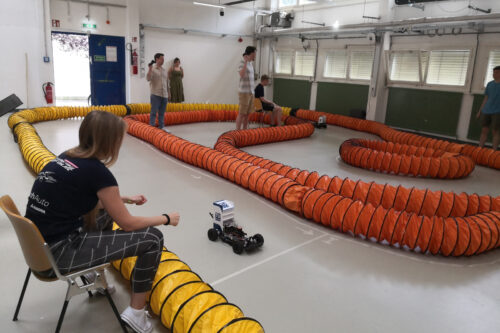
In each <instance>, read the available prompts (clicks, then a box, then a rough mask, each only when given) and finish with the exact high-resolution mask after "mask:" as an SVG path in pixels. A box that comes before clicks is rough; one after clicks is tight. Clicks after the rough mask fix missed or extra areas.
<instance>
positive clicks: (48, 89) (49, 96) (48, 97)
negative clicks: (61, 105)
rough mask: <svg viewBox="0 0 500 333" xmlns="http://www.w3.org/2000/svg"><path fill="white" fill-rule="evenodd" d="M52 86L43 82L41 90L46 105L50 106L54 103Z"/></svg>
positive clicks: (50, 83)
mask: <svg viewBox="0 0 500 333" xmlns="http://www.w3.org/2000/svg"><path fill="white" fill-rule="evenodd" d="M53 85H54V84H53V83H52V82H45V83H44V84H43V85H42V90H43V94H44V96H45V101H47V104H52V103H53V101H54V97H53V96H54V90H53V89H52V86H53Z"/></svg>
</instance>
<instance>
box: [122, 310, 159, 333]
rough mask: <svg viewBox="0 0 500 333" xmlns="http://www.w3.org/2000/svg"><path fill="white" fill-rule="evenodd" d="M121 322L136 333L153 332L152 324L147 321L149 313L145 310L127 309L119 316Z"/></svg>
mask: <svg viewBox="0 0 500 333" xmlns="http://www.w3.org/2000/svg"><path fill="white" fill-rule="evenodd" d="M120 317H121V318H122V320H123V321H124V322H125V323H126V324H127V325H128V326H130V327H131V328H132V329H133V330H134V331H135V332H137V333H150V332H151V331H152V330H153V324H151V321H150V320H149V317H150V316H149V313H148V312H147V311H146V310H145V309H142V310H136V309H134V308H132V307H130V306H129V307H127V308H126V309H125V310H124V311H123V312H122V314H121V315H120Z"/></svg>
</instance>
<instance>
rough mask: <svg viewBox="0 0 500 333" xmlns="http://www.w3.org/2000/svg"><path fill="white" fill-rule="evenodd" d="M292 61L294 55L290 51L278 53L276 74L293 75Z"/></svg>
mask: <svg viewBox="0 0 500 333" xmlns="http://www.w3.org/2000/svg"><path fill="white" fill-rule="evenodd" d="M292 59H293V53H292V52H288V51H278V52H276V63H275V67H274V73H276V74H288V75H290V74H292Z"/></svg>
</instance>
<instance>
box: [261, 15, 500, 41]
mask: <svg viewBox="0 0 500 333" xmlns="http://www.w3.org/2000/svg"><path fill="white" fill-rule="evenodd" d="M484 20H500V14H490V15H467V16H457V17H440V18H427V17H424V18H419V19H412V20H401V21H395V22H386V23H384V22H377V23H360V24H346V25H342V26H340V27H339V28H334V27H332V26H327V27H324V28H317V27H315V28H300V29H279V30H277V31H276V30H275V31H272V32H263V33H261V34H260V36H258V37H277V36H286V35H290V34H292V35H297V34H299V33H300V34H304V33H330V34H332V33H333V34H339V33H341V31H345V30H355V29H364V28H367V29H371V31H372V32H373V31H374V30H377V31H384V28H391V27H401V28H405V27H406V28H407V27H414V26H415V25H423V24H432V23H449V22H455V23H460V22H470V21H477V22H482V21H484Z"/></svg>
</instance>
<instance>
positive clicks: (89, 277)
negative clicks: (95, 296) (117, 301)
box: [83, 271, 116, 296]
mask: <svg viewBox="0 0 500 333" xmlns="http://www.w3.org/2000/svg"><path fill="white" fill-rule="evenodd" d="M102 274H104V271H102ZM83 276H84V277H85V279H86V280H87V281H88V282H89V283H94V281H95V279H96V278H97V275H96V272H89V273H85V274H83ZM106 289H107V290H108V293H109V294H110V295H112V294H114V293H115V291H116V288H115V286H114V285H112V284H110V283H108V288H106ZM97 292H98V293H99V294H101V295H103V296H105V295H106V292H105V291H104V288H97Z"/></svg>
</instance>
